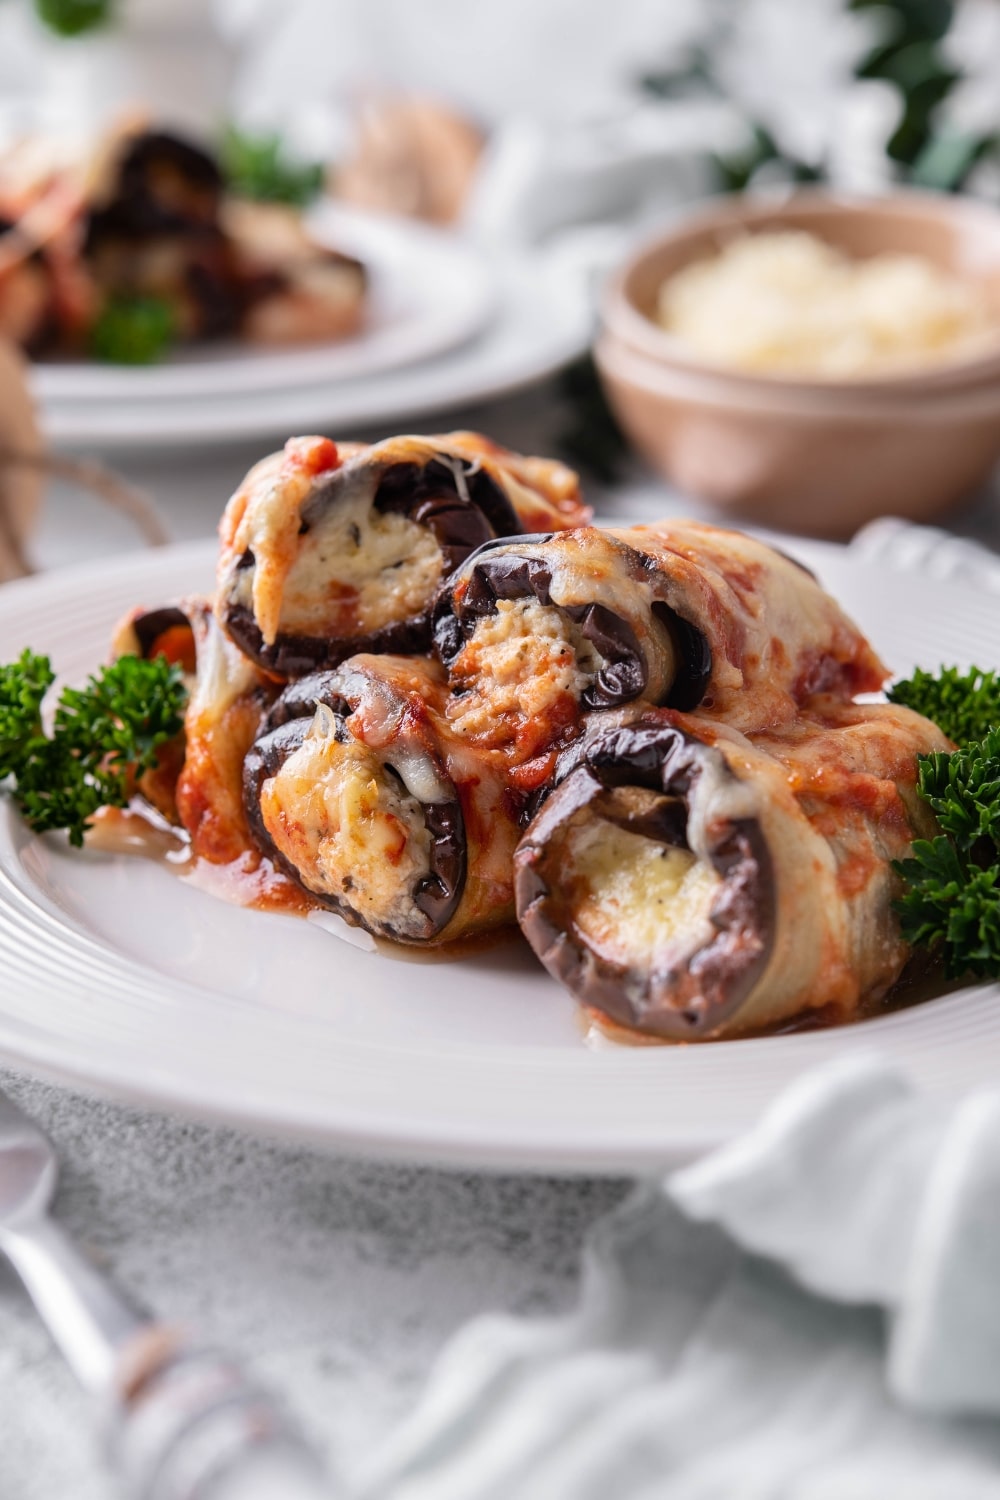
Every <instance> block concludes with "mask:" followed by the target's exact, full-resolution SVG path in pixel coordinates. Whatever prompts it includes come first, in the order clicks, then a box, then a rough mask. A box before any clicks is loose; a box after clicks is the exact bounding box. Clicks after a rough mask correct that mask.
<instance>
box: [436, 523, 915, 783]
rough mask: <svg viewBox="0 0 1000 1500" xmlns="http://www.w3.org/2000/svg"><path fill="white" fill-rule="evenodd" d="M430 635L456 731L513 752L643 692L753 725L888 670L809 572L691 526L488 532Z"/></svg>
mask: <svg viewBox="0 0 1000 1500" xmlns="http://www.w3.org/2000/svg"><path fill="white" fill-rule="evenodd" d="M434 640H435V650H436V652H437V654H438V656H439V657H440V659H441V660H442V661H443V662H444V663H445V665H446V666H447V668H448V671H449V676H450V680H451V684H452V696H451V700H450V702H449V706H448V713H449V716H450V717H451V719H452V722H453V724H454V726H455V728H456V729H457V730H458V732H459V733H462V734H463V735H466V736H468V737H469V738H470V739H471V740H472V741H473V742H474V743H476V744H482V745H488V746H491V747H496V748H502V749H504V750H505V751H506V752H507V753H508V755H509V756H510V758H511V759H512V760H513V761H514V762H516V763H521V762H524V761H525V760H526V759H528V758H530V757H531V756H535V755H538V754H540V753H541V752H542V751H544V749H545V748H546V747H547V746H551V745H553V744H558V743H559V742H560V740H561V739H565V738H567V737H571V736H572V734H573V733H574V732H575V731H576V729H577V728H578V726H579V720H580V718H581V715H582V714H583V713H585V712H586V711H588V710H594V709H608V708H614V707H618V706H621V705H623V704H625V703H628V702H631V701H633V700H638V699H646V700H647V701H649V702H652V703H655V704H662V705H665V706H667V707H671V708H676V709H680V710H685V711H689V710H692V709H695V708H697V709H698V710H699V712H700V713H702V714H707V715H711V716H712V717H718V718H720V719H723V720H725V721H726V722H727V723H730V724H732V725H733V726H734V727H736V728H739V729H741V730H752V729H755V728H760V727H763V726H765V725H767V724H770V723H774V722H778V721H780V720H782V719H784V718H787V717H788V716H789V715H790V714H792V713H794V712H795V710H796V708H797V706H798V704H799V703H800V702H802V701H804V699H805V698H806V697H808V696H809V695H811V694H814V693H818V692H840V693H842V694H843V695H844V696H845V697H850V696H852V695H853V694H855V693H858V692H864V691H874V690H876V689H877V688H879V687H880V686H881V684H882V682H883V681H884V679H885V676H886V673H885V669H884V668H883V666H882V664H881V662H880V661H879V660H878V658H877V657H876V656H875V654H874V652H873V651H872V649H871V647H870V646H869V645H868V642H867V641H866V640H865V638H864V637H863V636H862V635H861V633H860V632H859V631H858V629H857V628H856V627H855V626H854V625H853V624H852V623H851V622H850V620H848V619H847V617H846V616H845V615H844V613H843V612H842V610H841V609H840V607H839V606H838V605H837V604H836V602H835V601H834V600H833V599H831V598H830V596H829V595H828V594H827V593H825V592H824V590H823V589H822V588H821V587H820V585H819V584H818V583H817V581H816V579H815V578H814V577H813V576H812V574H811V573H809V572H807V570H806V569H805V568H803V567H801V566H800V565H799V564H798V563H795V562H792V561H791V559H790V558H787V557H785V556H784V555H783V554H782V553H780V552H776V551H774V549H773V548H771V547H768V546H766V545H765V544H764V543H762V542H758V541H755V540H753V539H752V538H750V537H746V536H742V535H741V534H739V533H737V532H732V531H723V530H720V529H719V528H717V527H714V526H699V525H695V524H693V523H683V524H680V523H678V524H677V525H673V526H669V527H668V526H662V527H657V528H653V527H634V528H630V529H628V530H621V531H599V530H597V529H595V528H593V527H582V528H578V529H576V530H573V531H566V532H560V533H555V534H553V535H551V536H547V537H526V538H523V539H520V540H516V541H510V542H492V543H487V544H486V545H485V546H484V547H482V548H480V550H479V551H478V552H476V553H474V554H473V555H472V556H471V557H470V558H468V559H467V560H466V562H465V563H464V564H463V565H462V566H461V567H460V568H459V569H458V570H457V571H456V573H455V575H454V576H453V578H452V579H451V581H450V583H449V584H448V586H447V587H446V588H445V589H443V590H442V594H441V596H440V598H439V601H438V605H437V607H436V610H435V618H434Z"/></svg>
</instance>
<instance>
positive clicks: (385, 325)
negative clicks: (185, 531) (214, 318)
mask: <svg viewBox="0 0 1000 1500" xmlns="http://www.w3.org/2000/svg"><path fill="white" fill-rule="evenodd" d="M310 222H311V224H312V226H313V228H314V231H315V233H316V236H317V238H319V239H321V240H323V241H324V242H325V243H327V244H329V245H331V246H333V247H334V248H336V249H339V250H344V251H346V252H347V253H348V254H351V255H355V256H357V258H358V259H359V260H361V261H363V262H364V264H365V266H366V267H367V269H368V272H369V275H370V278H371V281H370V294H369V312H368V320H367V323H366V326H365V328H364V329H363V331H362V332H361V333H359V334H358V335H357V336H356V337H354V338H349V339H337V340H330V341H327V342H325V343H323V344H310V345H299V346H297V347H289V348H274V347H273V346H265V345H261V344H248V343H244V344H239V343H236V342H235V341H233V342H227V343H218V344H208V345H205V346H203V347H200V348H192V349H184V350H179V351H178V352H177V353H176V354H173V355H171V356H170V357H169V358H168V359H166V360H164V362H163V363H162V364H158V365H148V366H145V365H144V366H128V365H107V364H99V363H97V362H96V361H94V360H89V361H84V360H73V361H65V362H58V363H56V362H52V363H49V362H40V363H38V364H36V365H35V367H34V370H33V377H32V378H33V384H34V389H35V393H36V395H37V396H38V399H39V400H40V401H41V403H42V405H43V406H45V405H48V404H49V403H51V402H64V401H71V402H76V403H80V404H83V403H93V402H100V403H103V402H106V401H128V402H131V403H137V404H138V403H144V402H156V403H157V404H159V403H161V402H163V401H191V400H195V399H199V398H205V397H208V398H212V399H217V398H220V397H222V398H224V399H225V398H232V397H234V396H241V395H244V394H247V393H250V392H253V393H255V394H266V393H268V392H271V391H280V390H286V389H287V388H288V387H289V386H301V385H316V384H336V383H337V382H338V381H344V380H360V379H365V378H368V377H371V376H373V375H379V374H382V373H384V372H385V371H387V370H398V369H400V368H401V367H402V366H404V365H408V364H413V363H414V362H415V361H418V360H423V359H431V358H433V357H434V356H435V355H439V354H441V353H443V352H444V351H445V350H448V349H454V348H456V347H457V346H458V345H459V344H462V343H464V342H465V341H466V340H467V339H470V338H472V337H473V335H474V334H476V333H479V332H480V331H481V330H482V329H483V328H484V327H485V325H486V323H487V322H488V320H489V318H490V317H491V315H492V313H493V311H494V304H495V300H496V285H495V278H494V275H493V272H492V270H491V268H490V265H489V263H488V261H487V260H486V258H485V257H484V256H483V255H482V253H481V252H480V251H478V250H477V249H475V247H474V246H472V245H471V244H469V243H468V242H467V241H465V240H460V239H459V238H458V236H457V235H454V234H446V233H445V232H444V231H443V230H440V229H433V228H431V227H430V226H428V225H424V224H418V223H415V222H414V221H413V220H410V219H402V218H390V217H389V216H387V215H384V214H383V215H378V214H366V213H362V212H360V211H359V210H357V209H349V208H344V207H340V206H338V205H336V204H333V203H329V202H326V203H324V204H322V205H321V206H320V207H319V208H317V209H315V210H314V211H313V213H312V214H311V216H310Z"/></svg>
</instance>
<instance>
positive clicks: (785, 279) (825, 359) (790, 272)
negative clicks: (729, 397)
mask: <svg viewBox="0 0 1000 1500" xmlns="http://www.w3.org/2000/svg"><path fill="white" fill-rule="evenodd" d="M657 311H658V318H659V322H660V323H661V325H662V326H663V327H664V328H666V329H667V330H668V332H670V333H672V334H674V335H675V336H676V337H677V338H678V339H680V340H682V341H683V342H684V343H685V344H686V345H687V347H688V348H689V349H690V350H691V352H692V353H694V354H696V355H698V356H699V357H700V358H703V359H706V360H711V361H712V362H714V363H718V364H725V365H731V366H735V367H737V368H739V369H743V370H757V371H760V372H762V373H765V374H766V373H774V374H779V373H781V374H792V375H804V376H805V375H814V376H820V377H828V378H834V379H838V378H850V377H852V376H855V377H856V376H862V375H865V374H868V373H870V372H873V371H874V372H879V371H888V370H892V369H895V368H905V367H906V366H920V365H927V364H933V363H934V362H937V361H943V360H949V359H955V358H957V357H959V356H961V355H966V354H969V353H971V352H974V351H975V349H976V348H977V346H979V345H982V344H984V343H985V342H987V340H988V339H989V338H990V337H994V338H995V337H996V335H997V332H998V324H997V319H996V317H995V315H994V314H993V313H992V312H991V309H990V307H989V306H988V304H987V301H986V297H985V294H984V292H983V291H982V290H981V289H980V288H978V287H977V286H975V285H974V284H973V283H972V282H971V281H962V280H959V279H958V278H957V277H955V276H951V275H949V274H948V273H947V272H945V271H943V270H941V269H940V268H939V267H937V266H934V265H932V264H931V263H930V261H928V260H925V259H923V258H921V257H920V256H916V255H876V256H873V257H872V258H871V259H868V260H852V259H851V258H850V257H848V256H846V255H844V254H843V253H842V252H841V251H840V250H837V249H835V248H834V246H832V245H829V244H826V243H824V242H823V241H822V240H820V239H817V238H816V237H815V236H814V235H811V234H807V233H804V232H801V231H786V232H781V233H762V234H754V235H745V236H743V237H742V238H740V239H734V240H731V241H730V243H729V244H728V245H726V247H725V249H724V250H723V251H722V252H721V253H720V254H719V255H717V256H715V257H714V258H712V259H711V260H703V261H698V262H696V263H694V264H693V265H690V266H686V267H685V268H684V269H683V270H682V271H679V272H678V273H677V274H676V275H675V276H672V277H670V278H669V279H668V280H667V281H665V282H664V283H663V285H662V286H661V288H660V293H659V300H658V309H657Z"/></svg>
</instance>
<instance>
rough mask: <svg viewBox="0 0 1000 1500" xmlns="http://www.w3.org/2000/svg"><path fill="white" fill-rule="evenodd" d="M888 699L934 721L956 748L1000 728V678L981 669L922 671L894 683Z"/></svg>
mask: <svg viewBox="0 0 1000 1500" xmlns="http://www.w3.org/2000/svg"><path fill="white" fill-rule="evenodd" d="M888 697H889V700H890V702H892V703H902V704H903V705H904V706H905V707H906V708H912V709H915V710H916V712H917V713H918V714H923V715H924V717H925V718H926V719H932V720H933V722H934V723H935V724H937V725H938V727H939V728H940V729H942V730H943V731H944V733H945V734H946V735H947V736H948V738H949V739H950V740H954V741H955V743H956V745H965V744H968V743H970V741H973V740H981V739H983V737H984V736H985V735H987V734H988V733H989V731H990V730H991V729H992V728H994V726H997V725H1000V677H998V674H997V673H996V672H983V671H981V670H980V668H979V667H971V668H970V669H969V671H967V672H960V671H959V669H958V668H957V667H941V668H939V670H938V671H937V672H936V673H935V672H925V671H923V670H922V669H921V668H920V667H918V668H917V670H916V671H915V672H914V674H913V676H912V677H908V678H905V679H904V680H903V681H902V682H894V683H893V685H892V687H891V688H890V689H889V692H888Z"/></svg>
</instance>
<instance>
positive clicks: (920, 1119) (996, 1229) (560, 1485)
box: [357, 519, 1000, 1500]
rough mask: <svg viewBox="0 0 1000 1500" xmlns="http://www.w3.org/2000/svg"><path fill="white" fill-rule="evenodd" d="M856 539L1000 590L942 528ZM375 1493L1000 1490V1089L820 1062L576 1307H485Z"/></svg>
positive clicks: (590, 1272)
mask: <svg viewBox="0 0 1000 1500" xmlns="http://www.w3.org/2000/svg"><path fill="white" fill-rule="evenodd" d="M854 546H855V548H856V550H857V551H858V553H859V554H860V555H861V556H863V557H865V558H866V559H870V560H875V561H878V562H880V563H883V564H884V565H886V566H891V567H898V568H917V569H921V570H923V571H926V572H929V573H932V574H933V575H934V576H938V577H940V576H945V575H947V576H952V577H954V576H956V575H957V576H965V577H968V578H970V579H971V580H974V581H975V582H976V583H977V584H978V585H979V586H982V587H988V588H991V589H1000V558H997V557H996V556H995V555H994V554H991V553H988V552H986V551H985V549H983V548H981V547H978V546H977V545H976V544H974V543H969V542H964V541H961V540H958V539H956V538H953V537H950V536H949V535H948V534H947V533H945V532H940V531H935V530H934V529H932V528H927V527H913V526H910V525H908V524H907V523H905V522H902V521H897V520H893V519H885V520H882V521H878V522H875V523H874V524H873V525H872V526H870V527H866V528H865V530H864V531H863V532H862V533H861V534H860V535H859V537H858V538H857V539H856V541H855V543H854ZM747 1062H748V1066H749V1065H751V1064H752V1058H751V1056H750V1054H749V1053H748V1057H747ZM357 1492H358V1494H359V1495H361V1496H363V1497H364V1500H903V1497H906V1500H987V1497H990V1500H995V1497H998V1496H1000V1087H998V1089H997V1090H995V1091H990V1092H984V1093H980V1094H975V1095H972V1096H971V1097H968V1098H966V1099H965V1100H963V1101H961V1102H959V1103H958V1104H957V1105H956V1104H942V1103H940V1102H931V1101H929V1100H927V1099H926V1098H923V1097H921V1096H920V1095H919V1094H918V1093H917V1092H916V1091H915V1090H914V1088H913V1087H912V1086H911V1085H910V1084H909V1083H908V1081H907V1080H906V1079H905V1078H904V1077H903V1076H901V1075H900V1074H899V1073H897V1072H896V1071H895V1069H894V1068H893V1067H892V1066H891V1064H890V1063H888V1062H887V1061H886V1060H885V1059H882V1058H879V1057H877V1056H872V1055H870V1054H867V1053H865V1052H864V1051H862V1050H859V1052H858V1053H856V1054H852V1055H849V1056H848V1057H846V1058H842V1059H839V1060H837V1061H836V1062H834V1063H832V1064H829V1065H827V1066H826V1067H824V1068H821V1069H819V1070H816V1071H814V1072H812V1073H809V1074H807V1075H806V1076H805V1077H803V1078H802V1079H801V1080H800V1081H799V1082H798V1083H797V1084H796V1085H794V1086H793V1087H792V1088H791V1089H789V1090H788V1091H787V1092H786V1093H785V1094H784V1095H783V1096H782V1097H781V1098H780V1099H779V1100H778V1101H777V1102H776V1103H775V1104H774V1106H773V1107H772V1108H771V1109H770V1111H768V1113H767V1114H766V1115H765V1116H764V1118H763V1119H762V1120H761V1121H760V1123H759V1125H758V1126H757V1127H756V1128H755V1129H754V1130H753V1131H751V1132H750V1133H749V1134H748V1135H746V1136H745V1137H743V1138H742V1139H739V1140H737V1141H735V1142H734V1143H733V1144H731V1145H730V1146H727V1147H725V1148H724V1149H722V1150H720V1151H718V1152H716V1153H714V1154H713V1155H711V1156H709V1157H707V1158H706V1159H704V1160H702V1161H700V1162H698V1163H696V1164H695V1165H693V1166H691V1167H688V1168H686V1169H684V1170H683V1171H680V1172H677V1173H674V1174H673V1175H672V1176H670V1177H668V1178H666V1179H665V1180H663V1181H651V1182H648V1183H646V1184H644V1185H641V1186H639V1187H637V1188H636V1189H635V1190H634V1192H633V1193H632V1195H631V1196H630V1197H629V1199H628V1200H627V1201H626V1202H625V1203H624V1205H623V1206H622V1207H621V1208H620V1209H619V1210H617V1211H616V1212H615V1213H613V1214H612V1215H610V1216H609V1217H608V1218H606V1219H605V1220H603V1221H602V1222H601V1223H600V1224H599V1225H598V1226H597V1228H596V1230H595V1232H594V1233H593V1234H592V1236H591V1237H590V1239H589V1241H588V1243H587V1245H586V1246H585V1248H584V1258H583V1279H582V1290H581V1296H580V1304H579V1307H578V1309H577V1311H576V1312H574V1313H573V1314H571V1315H570V1316H568V1317H566V1318H564V1319H559V1320H554V1321H553V1320H550V1321H546V1322H541V1321H528V1320H516V1319H512V1318H497V1317H492V1318H482V1319H479V1320H477V1321H475V1322H473V1323H472V1324H470V1325H469V1326H467V1327H466V1328H465V1329H464V1330H463V1331H462V1332H461V1333H460V1334H459V1335H458V1336H457V1337H456V1338H455V1339H454V1340H453V1342H452V1343H451V1345H450V1346H449V1347H448V1348H447V1349H446V1350H445V1353H444V1355H443V1356H442V1358H441V1359H440V1362H439V1364H438V1366H437V1369H436V1371H435V1373H434V1375H433V1376H432V1378H431V1381H430V1383H429V1386H428V1388H427V1390H426V1392H425V1395H424V1397H423V1400H422V1402H421V1403H420V1405H419V1407H418V1409H417V1411H416V1412H415V1413H414V1415H413V1416H412V1418H411V1419H410V1421H409V1422H408V1423H407V1424H406V1425H405V1427H404V1428H403V1429H402V1430H401V1431H400V1432H399V1433H398V1434H397V1435H396V1437H395V1439H394V1440H392V1441H390V1442H389V1443H388V1444H387V1446H386V1447H385V1448H384V1450H383V1451H382V1452H381V1453H380V1454H379V1455H378V1456H377V1458H376V1459H375V1461H374V1462H373V1463H372V1464H371V1465H370V1466H369V1469H368V1471H367V1473H365V1474H363V1475H362V1476H360V1478H359V1480H358V1491H357Z"/></svg>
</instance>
